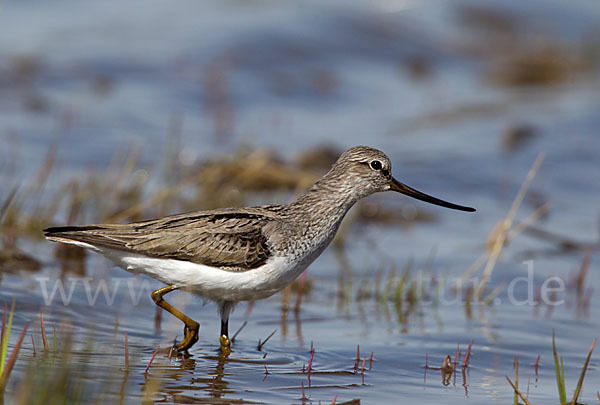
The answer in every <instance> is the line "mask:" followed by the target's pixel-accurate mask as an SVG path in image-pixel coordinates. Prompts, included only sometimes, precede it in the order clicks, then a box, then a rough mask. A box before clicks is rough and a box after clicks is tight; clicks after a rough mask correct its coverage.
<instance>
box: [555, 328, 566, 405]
mask: <svg viewBox="0 0 600 405" xmlns="http://www.w3.org/2000/svg"><path fill="white" fill-rule="evenodd" d="M552 354H553V356H554V368H555V370H556V387H557V389H558V396H559V397H560V403H561V404H564V403H566V402H567V393H566V392H565V376H564V374H562V372H561V369H562V367H561V365H560V363H559V361H558V353H557V352H556V338H555V333H554V331H552ZM561 363H562V361H561Z"/></svg>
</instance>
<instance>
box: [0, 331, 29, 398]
mask: <svg viewBox="0 0 600 405" xmlns="http://www.w3.org/2000/svg"><path fill="white" fill-rule="evenodd" d="M28 327H29V324H25V327H24V328H23V331H22V332H21V336H19V340H18V341H17V344H16V345H15V347H14V348H13V351H12V353H11V355H10V358H9V359H8V363H6V368H5V369H4V371H3V372H2V374H0V392H1V391H2V390H4V387H5V386H6V382H7V380H8V377H9V376H10V372H11V371H12V368H13V366H14V365H15V362H16V361H17V356H18V355H19V350H21V344H22V343H23V339H24V338H25V334H26V333H27V328H28Z"/></svg>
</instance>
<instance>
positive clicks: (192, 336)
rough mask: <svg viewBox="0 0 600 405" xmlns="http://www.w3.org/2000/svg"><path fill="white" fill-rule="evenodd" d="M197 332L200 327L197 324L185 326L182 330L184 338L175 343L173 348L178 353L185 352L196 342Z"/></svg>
mask: <svg viewBox="0 0 600 405" xmlns="http://www.w3.org/2000/svg"><path fill="white" fill-rule="evenodd" d="M198 330H200V325H199V324H198V323H195V324H191V325H189V326H188V325H186V326H185V327H184V328H183V333H184V337H183V339H182V340H181V342H179V343H176V344H175V345H173V347H174V348H175V349H176V350H177V351H178V352H185V351H187V349H189V348H190V347H192V346H193V345H194V343H196V342H197V341H198Z"/></svg>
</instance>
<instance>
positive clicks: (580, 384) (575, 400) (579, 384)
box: [571, 339, 596, 404]
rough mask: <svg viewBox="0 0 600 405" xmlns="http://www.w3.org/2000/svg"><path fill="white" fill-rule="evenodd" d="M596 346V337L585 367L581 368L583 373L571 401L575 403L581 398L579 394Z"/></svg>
mask: <svg viewBox="0 0 600 405" xmlns="http://www.w3.org/2000/svg"><path fill="white" fill-rule="evenodd" d="M594 346H596V339H594V341H593V342H592V345H591V346H590V351H589V352H588V355H587V357H586V359H585V363H584V364H583V368H582V369H581V375H580V376H579V381H577V388H576V389H575V393H573V400H572V401H571V402H572V403H573V404H576V403H577V400H578V399H579V394H580V393H581V387H582V386H583V378H584V377H585V372H586V371H587V367H588V364H589V363H590V358H591V357H592V352H593V351H594Z"/></svg>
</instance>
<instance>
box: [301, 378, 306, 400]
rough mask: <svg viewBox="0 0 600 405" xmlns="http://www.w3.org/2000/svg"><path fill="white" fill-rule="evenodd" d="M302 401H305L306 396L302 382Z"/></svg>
mask: <svg viewBox="0 0 600 405" xmlns="http://www.w3.org/2000/svg"><path fill="white" fill-rule="evenodd" d="M302 401H306V395H305V393H304V381H302Z"/></svg>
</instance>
